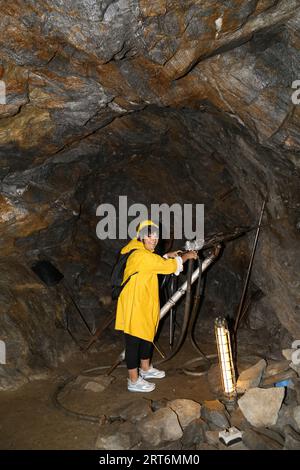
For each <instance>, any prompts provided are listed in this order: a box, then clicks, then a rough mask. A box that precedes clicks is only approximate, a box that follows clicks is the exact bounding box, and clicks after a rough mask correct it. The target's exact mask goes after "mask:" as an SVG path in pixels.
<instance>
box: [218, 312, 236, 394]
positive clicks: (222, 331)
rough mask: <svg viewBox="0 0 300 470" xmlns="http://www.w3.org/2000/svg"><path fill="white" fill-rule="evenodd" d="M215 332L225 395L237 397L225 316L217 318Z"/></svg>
mask: <svg viewBox="0 0 300 470" xmlns="http://www.w3.org/2000/svg"><path fill="white" fill-rule="evenodd" d="M215 334H216V340H217V346H218V355H219V364H220V369H221V377H222V383H223V389H224V394H225V397H226V398H228V399H229V400H232V399H235V397H236V381H235V372H234V366H233V360H232V352H231V344H230V335H229V330H228V325H227V322H226V320H225V318H222V317H218V318H216V320H215Z"/></svg>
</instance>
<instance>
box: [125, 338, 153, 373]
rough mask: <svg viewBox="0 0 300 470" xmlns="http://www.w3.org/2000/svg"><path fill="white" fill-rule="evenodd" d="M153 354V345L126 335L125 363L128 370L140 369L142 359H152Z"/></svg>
mask: <svg viewBox="0 0 300 470" xmlns="http://www.w3.org/2000/svg"><path fill="white" fill-rule="evenodd" d="M151 354H152V343H151V342H150V341H146V340H145V339H141V338H137V337H136V336H132V335H128V334H127V333H125V361H126V365H127V369H137V368H138V367H140V360H141V359H150V357H151Z"/></svg>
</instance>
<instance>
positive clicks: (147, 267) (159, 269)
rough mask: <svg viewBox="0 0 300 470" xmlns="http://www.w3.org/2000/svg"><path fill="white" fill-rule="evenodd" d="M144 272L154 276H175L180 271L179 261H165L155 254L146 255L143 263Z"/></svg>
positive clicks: (142, 269) (170, 259)
mask: <svg viewBox="0 0 300 470" xmlns="http://www.w3.org/2000/svg"><path fill="white" fill-rule="evenodd" d="M141 266H142V268H141V270H140V271H143V272H151V273H153V274H173V273H175V272H176V271H177V270H178V261H177V260H176V259H174V258H169V259H165V258H163V257H161V256H159V255H156V254H154V253H145V254H144V256H143V260H142V263H141Z"/></svg>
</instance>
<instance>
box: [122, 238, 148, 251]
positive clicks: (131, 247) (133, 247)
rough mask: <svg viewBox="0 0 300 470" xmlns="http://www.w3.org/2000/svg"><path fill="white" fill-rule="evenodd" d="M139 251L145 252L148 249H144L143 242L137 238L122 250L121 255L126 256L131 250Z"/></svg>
mask: <svg viewBox="0 0 300 470" xmlns="http://www.w3.org/2000/svg"><path fill="white" fill-rule="evenodd" d="M138 249H142V250H145V249H146V248H145V247H144V243H143V242H141V241H139V240H137V238H133V239H132V240H130V242H129V243H127V245H125V246H124V248H122V250H121V254H122V255H124V254H125V253H128V252H129V251H131V250H138Z"/></svg>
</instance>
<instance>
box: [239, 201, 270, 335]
mask: <svg viewBox="0 0 300 470" xmlns="http://www.w3.org/2000/svg"><path fill="white" fill-rule="evenodd" d="M266 201H267V198H266V197H265V199H264V201H263V204H262V207H261V211H260V217H259V222H258V226H257V230H256V235H255V239H254V243H253V248H252V253H251V258H250V262H249V266H248V271H247V276H246V279H245V284H244V288H243V292H242V296H241V300H240V304H239V308H238V313H237V316H236V320H235V324H234V334H236V332H237V329H238V326H239V321H240V316H241V313H242V308H243V305H244V300H245V295H246V291H247V287H248V284H249V279H250V274H251V269H252V265H253V260H254V255H255V251H256V246H257V242H258V237H259V232H260V227H261V221H262V218H263V214H264V210H265V205H266ZM235 342H236V341H235Z"/></svg>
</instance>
